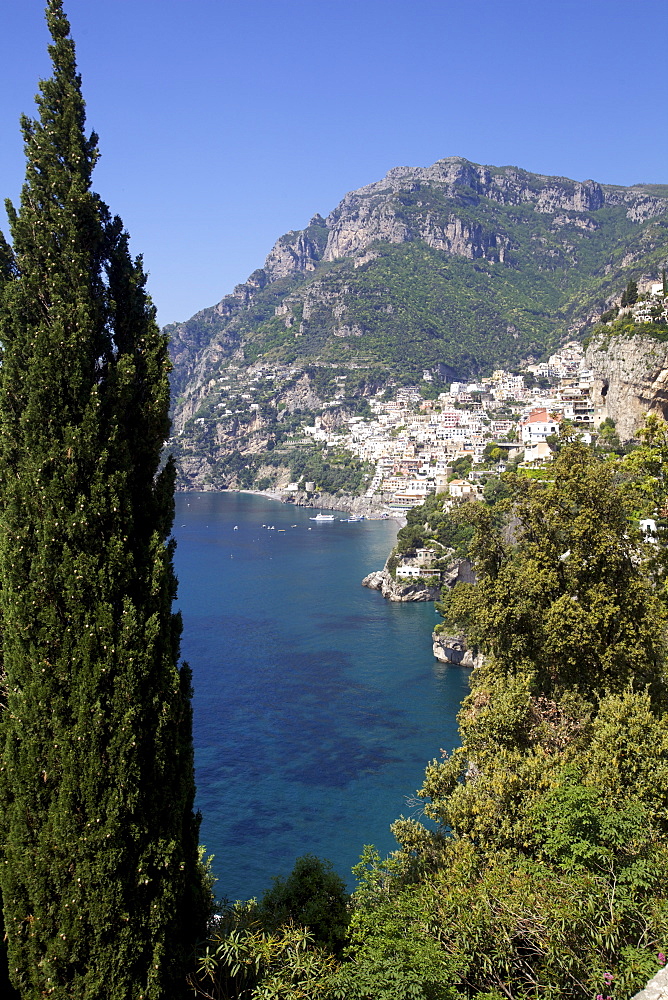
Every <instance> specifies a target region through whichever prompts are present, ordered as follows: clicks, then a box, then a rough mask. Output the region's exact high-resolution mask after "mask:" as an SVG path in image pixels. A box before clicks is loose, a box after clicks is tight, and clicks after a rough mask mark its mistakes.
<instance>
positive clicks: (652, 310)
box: [173, 280, 668, 516]
mask: <svg viewBox="0 0 668 1000" xmlns="http://www.w3.org/2000/svg"><path fill="white" fill-rule="evenodd" d="M667 302H668V299H667V298H666V295H665V288H664V282H658V283H657V282H649V281H647V280H646V281H645V282H644V283H643V285H642V291H640V292H639V291H638V287H637V285H636V284H635V282H629V285H628V286H627V288H626V290H625V292H624V293H623V294H622V296H621V298H619V299H618V300H617V303H616V304H614V305H613V308H611V309H609V310H608V312H607V313H604V314H603V316H602V321H603V322H614V323H618V322H620V321H626V322H632V323H637V324H641V323H642V324H646V323H648V322H651V323H659V324H661V325H665V323H666V321H667V319H668V313H667V311H666V310H667V306H666V303H667ZM363 378H364V376H363V375H362V371H361V369H359V370H358V369H357V366H355V365H351V366H350V368H349V369H348V370H347V371H344V372H341V369H339V370H338V371H337V370H329V371H328V370H327V368H326V367H325V366H322V367H320V368H316V369H315V372H314V369H313V367H310V368H309V367H308V366H306V365H291V366H285V365H283V366H282V365H277V364H272V363H270V362H268V361H265V362H260V363H256V364H255V365H253V366H251V368H244V367H243V366H242V365H239V364H236V363H233V364H228V365H227V366H226V368H225V369H223V370H221V373H220V377H219V378H218V379H215V380H212V381H211V382H210V384H209V386H208V388H207V389H206V391H205V393H204V394H203V396H202V398H201V402H200V405H199V409H198V410H197V411H196V412H195V413H194V414H193V416H192V417H191V418H190V420H189V421H188V425H189V426H187V427H186V430H187V431H188V432H189V433H190V434H192V429H193V426H194V428H195V431H196V433H195V435H194V442H195V444H196V445H199V446H200V447H201V449H202V451H205V450H206V448H207V447H208V448H209V449H211V448H212V447H215V446H219V445H220V444H221V441H223V440H224V439H225V435H228V441H229V445H230V446H231V451H230V454H231V455H232V456H233V460H234V461H236V462H237V466H238V468H239V471H240V472H241V475H240V476H239V479H238V480H237V483H236V484H232V485H241V486H242V487H246V488H248V487H250V486H252V487H254V488H259V489H265V490H267V489H269V490H271V491H273V492H275V493H276V494H278V495H279V496H280V498H281V499H283V500H285V501H288V502H296V503H309V504H313V503H317V501H318V499H319V496H318V494H319V492H321V491H323V492H328V490H327V487H326V486H325V485H323V482H321V481H319V480H318V478H317V477H316V476H315V475H313V474H311V475H309V474H308V473H303V474H301V475H299V474H298V475H297V476H296V477H294V478H293V481H291V482H288V481H287V479H288V478H289V477H288V476H286V474H285V473H286V469H289V468H290V467H293V468H295V467H298V465H299V463H298V462H295V461H294V456H295V455H307V454H311V455H318V456H319V457H320V458H321V459H322V461H323V462H326V461H336V462H338V463H339V464H340V467H347V468H353V467H354V468H355V469H356V470H358V487H357V489H356V490H355V492H358V493H361V494H362V495H363V497H364V498H365V499H366V500H368V501H370V502H371V504H370V505H369V506H373V508H374V509H376V510H377V511H379V512H381V511H382V512H384V513H385V514H387V515H388V516H391V515H393V516H401V515H404V514H406V512H407V511H409V510H411V509H412V508H413V507H415V506H418V505H420V504H422V503H424V501H425V499H426V497H428V496H430V495H432V494H442V493H445V494H447V495H448V497H447V500H446V505H447V504H449V503H455V502H460V501H462V500H470V499H476V498H477V497H478V496H480V495H481V492H482V488H483V485H484V482H485V481H486V480H487V479H489V478H490V477H493V476H497V475H499V474H501V473H502V472H504V471H505V469H506V468H507V467H508V465H509V463H513V465H514V466H515V467H519V468H521V469H523V470H531V469H532V468H535V467H540V466H542V465H544V464H545V463H547V462H550V461H551V460H552V458H553V455H554V449H553V448H552V447H551V443H552V444H553V442H554V440H555V439H556V437H558V435H559V433H560V428H561V427H562V426H563V425H564V423H565V422H567V423H568V424H570V425H572V427H573V430H574V432H575V433H576V434H577V435H579V436H580V437H581V439H582V440H583V441H584V442H585V443H590V442H591V440H592V434H595V433H596V432H597V430H598V427H599V425H600V424H601V422H602V421H604V420H605V411H604V407H603V406H598V407H596V406H595V404H594V400H593V398H592V387H593V382H594V375H593V372H592V371H591V370H589V369H588V368H587V366H586V362H585V356H584V352H583V347H582V344H581V343H580V342H579V341H576V340H572V341H570V342H569V343H566V344H565V345H564V346H562V347H561V348H560V349H559V350H557V351H555V352H554V353H553V354H552V355H550V356H549V357H548V358H547V360H545V361H541V362H538V363H528V364H526V365H524V366H523V367H520V368H517V369H515V370H513V371H508V370H505V369H503V368H499V369H497V370H496V371H494V372H493V373H492V374H491V375H490V376H488V377H485V378H480V380H479V381H476V382H461V381H453V382H451V383H450V384H448V383H444V380H443V372H442V371H441V370H440V368H439V366H437V367H436V368H431V369H425V370H424V371H423V373H422V379H421V382H420V384H414V385H408V386H406V385H401V384H400V380H397V381H395V382H393V381H392V380H390V381H389V382H388V381H387V380H386V381H380V382H379V384H378V388H377V389H376V391H375V392H373V393H371V394H370V393H369V392H368V388H367V391H366V392H365V393H364V394H362V395H361V394H360V392H359V384H360V383H361V382H362V380H363ZM323 389H324V394H325V399H324V401H323V399H322V393H323ZM316 390H318V391H319V392H320V394H321V398H318V395H317V392H316ZM356 391H357V395H355V392H356ZM600 402H601V400H600V397H599V403H600ZM182 430H183V428H182ZM605 433H607V434H608V435H614V426H612V425H611V424H610V421H607V425H606V428H605ZM244 434H245V435H246V445H245V446H243V445H242V438H243V435H244ZM252 435H256V443H255V444H253V443H252ZM263 435H264V437H263ZM269 435H273V440H272V439H271V438H270V436H269ZM183 440H184V439H183V438H181V439H180V438H179V435H177V436H176V437H175V438H174V439H173V445H174V446H175V449H176V451H177V452H178V450H179V447H183V444H182V442H183ZM263 442H264V443H263ZM262 455H264V457H261V456H262ZM178 457H179V458H180V459H181V460H183V458H184V457H185V458H186V460H187V457H188V456H187V452H185V451H182V452H181V454H180V455H179V456H178ZM253 461H255V465H253ZM272 463H273V465H272ZM281 469H282V471H281ZM244 473H245V479H244ZM266 473H270V475H265V474H266ZM216 485H217V484H216V482H215V481H212V482H211V486H212V487H213V488H216ZM205 488H206V487H205ZM329 492H330V493H331V492H332V489H331V487H330V489H329ZM338 492H343V493H350V492H351V490H350V488H346V487H345V486H343V487H341V488H340V489H339V490H338Z"/></svg>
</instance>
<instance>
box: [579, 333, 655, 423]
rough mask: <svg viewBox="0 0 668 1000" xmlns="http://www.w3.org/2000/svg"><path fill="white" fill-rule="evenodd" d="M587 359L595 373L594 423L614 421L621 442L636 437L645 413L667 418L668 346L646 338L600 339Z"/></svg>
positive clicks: (652, 338)
mask: <svg viewBox="0 0 668 1000" xmlns="http://www.w3.org/2000/svg"><path fill="white" fill-rule="evenodd" d="M585 359H586V363H587V366H588V367H589V368H591V369H592V371H593V373H594V384H593V387H592V398H593V400H594V405H595V408H596V411H595V419H596V421H597V422H599V421H601V420H604V419H605V418H606V417H611V418H612V419H613V420H614V421H615V427H616V430H617V433H618V434H619V438H620V440H621V441H629V440H630V439H631V438H633V437H634V436H635V434H636V432H637V430H638V428H639V427H641V426H642V424H643V422H644V419H645V414H646V413H648V412H649V413H658V414H659V416H662V417H664V418H667V417H668V343H662V342H661V341H659V340H656V339H655V338H654V337H648V336H644V335H640V336H636V337H627V336H611V337H609V338H606V337H605V336H604V335H598V336H596V337H595V338H594V339H593V340H592V341H591V343H590V344H589V346H588V348H587V351H586V354H585Z"/></svg>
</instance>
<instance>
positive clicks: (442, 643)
mask: <svg viewBox="0 0 668 1000" xmlns="http://www.w3.org/2000/svg"><path fill="white" fill-rule="evenodd" d="M431 638H432V642H433V647H432V648H433V651H434V656H435V657H436V659H437V660H438V661H439V662H440V663H456V664H457V665H458V666H461V667H479V666H480V665H481V664H482V660H483V657H482V653H476V654H475V655H474V653H473V651H472V650H471V649H469V648H468V646H467V645H466V640H465V639H464V636H462V635H448V634H447V633H446V632H433V633H432V636H431Z"/></svg>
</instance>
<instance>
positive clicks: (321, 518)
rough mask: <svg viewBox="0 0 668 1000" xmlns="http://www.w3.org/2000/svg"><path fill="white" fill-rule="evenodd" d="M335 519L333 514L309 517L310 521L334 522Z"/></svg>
mask: <svg viewBox="0 0 668 1000" xmlns="http://www.w3.org/2000/svg"><path fill="white" fill-rule="evenodd" d="M334 520H335V517H334V515H333V514H316V516H315V517H309V521H334Z"/></svg>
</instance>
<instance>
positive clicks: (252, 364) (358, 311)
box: [167, 157, 668, 485]
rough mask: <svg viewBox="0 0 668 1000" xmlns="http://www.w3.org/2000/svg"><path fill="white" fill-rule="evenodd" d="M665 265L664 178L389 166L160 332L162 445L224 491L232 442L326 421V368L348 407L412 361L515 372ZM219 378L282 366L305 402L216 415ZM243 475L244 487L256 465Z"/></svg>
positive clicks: (222, 399) (230, 480) (251, 447)
mask: <svg viewBox="0 0 668 1000" xmlns="http://www.w3.org/2000/svg"><path fill="white" fill-rule="evenodd" d="M666 262H668V186H654V187H651V188H650V187H647V186H643V185H639V186H636V187H632V188H622V187H611V186H606V185H600V184H597V183H595V182H594V181H585V182H583V183H580V182H577V181H572V180H569V179H567V178H562V177H547V176H542V175H538V174H532V173H529V172H527V171H524V170H520V169H518V168H516V167H501V168H497V167H488V166H481V165H478V164H474V163H470V162H469V161H467V160H465V159H462V158H460V157H449V158H446V159H444V160H440V161H439V162H438V163H435V164H434V165H433V166H431V167H427V168H412V167H397V168H395V169H393V170H390V171H389V173H388V174H387V175H386V177H384V178H383V179H382V180H380V181H378V182H376V183H374V184H370V185H368V186H366V187H363V188H360V189H359V190H358V191H353V192H351V193H349V194H347V195H346V196H345V198H344V199H343V200H342V201H341V203H340V204H339V205H338V206H337V207H336V208H335V209H334V210H333V211H332V212H331V213H330V215H329V216H328V217H327V218H326V219H323V218H322V217H321V216H319V215H315V216H314V217H313V218H312V220H311V222H310V223H309V225H308V226H307V227H306V229H304V230H302V231H295V232H291V233H287V234H286V235H284V236H281V237H280V238H279V239H278V240H277V242H276V244H275V246H274V248H273V249H272V250H271V252H270V253H269V255H268V257H267V260H266V261H265V264H264V267H263V268H260V269H259V270H257V271H254V272H253V274H252V275H251V276H250V277H249V279H248V280H247V281H246V282H244V283H243V284H241V285H238V286H237V287H236V288H235V289H234V291H233V292H232V293H231V294H230V295H227V296H225V298H223V299H222V300H221V301H220V302H219V303H218V304H217V305H216V306H213V307H211V308H208V309H203V310H202V311H201V312H199V313H197V314H196V315H195V316H193V317H192V319H190V320H188V321H187V322H185V323H180V324H173V325H172V326H170V327H168V328H167V330H168V332H169V334H170V337H171V344H172V348H171V350H172V358H173V362H174V373H173V386H174V393H175V404H174V427H175V436H176V438H175V439H176V441H177V443H178V445H179V448H180V449H181V451H183V452H184V453H188V454H189V455H190V457H189V458H188V459H187V461H186V460H182V470H183V472H182V479H183V481H184V482H185V483H186V484H187V483H188V482H189V481H190V482H191V484H192V482H193V477H194V478H195V480H196V481H197V484H198V485H202V481H203V479H204V478H205V477H207V476H208V477H209V480H210V482H211V483H212V484H213V485H226V484H227V485H231V484H234V483H236V482H238V479H235V476H237V474H238V471H239V470H232V472H231V473H230V470H229V468H228V467H227V465H225V461H224V460H225V459H226V457H227V456H229V455H230V454H232V452H231V451H230V450H229V448H230V443H231V442H234V444H235V450H236V451H238V452H241V453H242V454H249V455H259V454H260V453H262V452H264V451H266V449H267V448H268V447H269V445H270V444H271V442H272V441H275V440H276V435H277V434H278V436H279V438H280V436H281V435H282V434H286V433H287V434H289V433H290V430H291V426H293V425H291V424H290V422H289V421H288V424H287V425H286V426H282V425H283V424H284V421H282V419H281V414H282V413H283V414H287V415H288V416H292V415H294V414H295V412H296V411H297V410H301V411H302V413H304V412H306V413H307V414H314V413H319V412H322V406H323V405H324V403H326V402H332V401H333V399H334V397H335V393H334V392H333V390H332V384H331V383H332V380H331V379H330V385H329V386H327V385H325V386H324V389H325V390H326V391H323V386H322V384H321V385H320V386H318V382H320V383H322V381H323V380H322V376H323V374H324V375H325V376H326V375H328V374H329V375H331V376H332V377H334V376H344V377H345V376H350V375H354V376H355V377H356V378H357V383H356V385H355V386H353V389H352V391H351V392H350V393H348V394H347V395H346V396H345V398H346V400H347V403H348V405H350V401H351V399H352V400H353V401H355V400H357V401H358V402H359V400H360V398H363V397H364V396H365V395H368V393H369V392H370V391H371V390H372V388H373V387H377V386H378V385H379V384H383V381H384V380H385V381H386V380H388V379H389V378H391V377H395V378H396V377H397V376H406V377H410V378H412V379H415V378H420V377H421V375H422V371H423V369H424V368H430V369H432V371H434V372H438V374H439V375H440V376H441V377H442V378H444V379H446V380H449V379H452V378H455V377H457V376H461V377H466V376H467V375H474V374H478V373H480V372H483V371H486V370H490V369H492V368H494V367H496V366H498V365H500V364H503V365H506V366H511V367H512V366H513V365H516V364H517V363H519V362H520V361H523V360H526V359H528V358H530V357H533V358H535V357H538V356H540V355H542V354H543V353H544V352H545V350H546V349H548V348H550V347H551V346H553V345H554V344H556V343H557V342H558V341H559V339H560V338H562V337H566V336H572V335H573V334H574V333H577V332H578V331H579V330H580V329H581V328H582V327H583V325H586V324H590V323H592V322H594V321H595V319H596V318H597V317H598V315H600V313H601V311H602V310H603V309H604V308H605V307H606V306H607V304H608V303H609V302H610V301H611V300H612V298H613V297H614V295H615V293H616V291H617V290H618V288H620V287H623V285H625V284H626V281H627V280H628V278H629V277H636V276H639V275H641V274H644V273H652V274H656V273H657V272H658V270H660V268H661V266H663V265H664V264H665V263H666ZM233 369H234V370H235V371H236V375H235V378H236V379H237V381H238V382H239V383H243V385H244V387H245V388H246V389H247V388H248V384H249V383H252V382H253V380H257V378H263V377H266V373H267V371H270V372H271V371H275V370H277V369H279V370H281V371H282V372H283V373H284V374H285V373H288V374H289V373H290V372H293V373H294V374H295V376H296V377H298V378H301V379H302V384H301V387H300V391H302V392H303V395H304V400H305V402H304V404H303V405H301V406H295V407H293V408H291V406H290V403H289V400H287V399H286V398H284V393H285V392H292V391H293V390H294V388H295V387H294V386H293V385H288V386H287V388H286V387H285V386H284V385H283V384H282V383H281V379H278V380H277V381H275V382H274V384H273V386H272V385H269V384H263V386H262V391H261V392H260V391H259V390H258V391H256V389H257V385H255V389H254V390H253V391H252V392H250V393H249V392H248V391H246V392H245V393H244V392H241V393H237V396H239V395H242V396H244V395H245V396H248V398H247V399H245V400H241V399H239V398H236V399H234V400H232V402H233V405H230V393H231V392H232V390H233V389H234V386H232V387H231V386H230V385H229V384H227V385H222V384H221V383H224V382H225V380H226V379H228V376H229V375H230V372H231V371H232V370H233ZM304 376H305V381H304ZM286 377H287V376H286ZM289 377H290V378H291V377H292V375H290V376H289ZM362 377H364V378H366V382H365V383H364V384H362V383H363V378H362ZM228 381H229V379H228ZM325 382H326V379H325ZM254 384H255V383H254ZM237 388H239V386H237ZM223 390H224V391H223ZM272 390H273V391H272ZM354 405H356V404H354ZM251 406H255V407H256V408H257V407H259V411H260V415H258V411H257V409H256V411H255V414H254V415H253V416H252V415H251V413H250V412H248V411H249V410H250V407H251ZM228 411H229V412H228ZM232 417H235V418H236V419H235V420H232V419H231V418H232ZM198 421H199V424H198ZM219 425H222V426H219ZM251 464H252V465H253V464H254V463H251ZM255 464H257V463H255ZM228 465H229V463H228ZM258 468H259V466H258ZM196 470H199V471H196ZM244 471H248V472H249V475H250V477H251V479H252V480H253V481H256V479H257V468H255V467H253V468H251V469H249V470H245V467H244Z"/></svg>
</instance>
